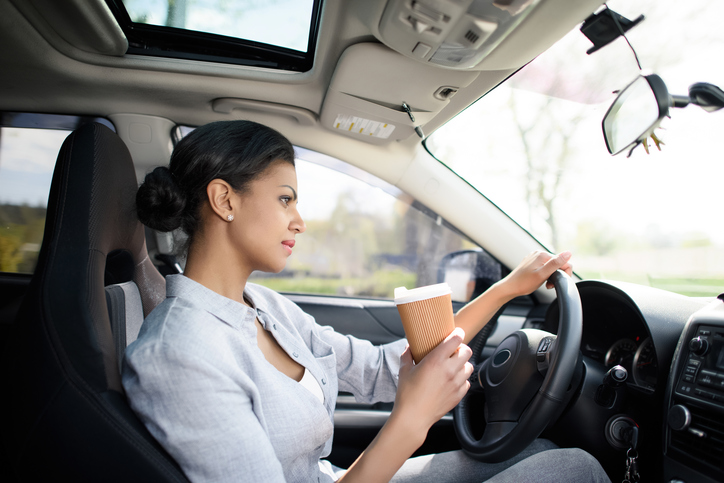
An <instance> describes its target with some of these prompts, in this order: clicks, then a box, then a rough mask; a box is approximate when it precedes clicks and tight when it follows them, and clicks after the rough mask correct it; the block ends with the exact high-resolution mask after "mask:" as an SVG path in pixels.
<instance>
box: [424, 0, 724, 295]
mask: <svg viewBox="0 0 724 483" xmlns="http://www.w3.org/2000/svg"><path fill="white" fill-rule="evenodd" d="M608 5H609V7H610V8H611V9H612V10H614V11H616V12H618V13H620V14H622V15H624V16H625V17H626V18H628V19H631V20H633V19H635V18H636V17H638V16H639V15H640V14H644V15H645V17H646V19H645V20H644V21H643V22H641V23H640V24H639V25H638V26H636V27H634V28H633V29H632V30H630V31H629V32H628V33H627V36H628V38H629V40H630V42H631V44H632V45H633V47H634V48H635V49H636V52H637V54H638V57H639V59H640V62H641V65H642V67H643V68H644V69H645V70H646V71H650V72H655V73H657V74H659V75H660V76H661V77H662V78H663V80H664V82H665V83H666V84H667V86H668V89H669V92H670V93H672V94H686V93H687V92H688V86H689V85H691V84H693V83H695V82H710V83H712V84H715V85H718V86H723V87H724V64H722V62H721V61H720V58H721V53H722V52H723V51H724V49H723V48H724V34H722V33H721V31H720V30H719V23H720V19H721V18H722V15H724V2H720V1H718V0H710V1H703V0H699V1H692V2H686V3H682V2H675V1H673V0H644V1H639V2H635V3H634V2H625V1H616V0H612V1H611V2H608ZM590 47H592V44H591V42H590V41H589V40H588V39H587V38H586V37H585V36H584V35H583V34H582V33H581V32H580V31H579V30H578V28H576V29H574V30H573V31H572V32H571V33H570V34H568V36H566V37H565V38H563V39H562V40H561V41H559V42H558V43H557V44H556V45H554V46H553V47H552V48H551V49H549V50H548V51H547V52H545V53H544V54H542V55H541V56H539V57H538V58H537V59H535V60H534V61H533V62H531V63H530V64H529V65H528V66H526V67H525V68H523V69H521V70H520V71H519V72H518V73H517V74H515V75H514V76H513V77H511V78H510V79H508V80H507V81H506V82H504V83H503V84H502V85H500V86H499V87H497V88H496V89H494V90H493V91H492V92H490V93H489V94H488V95H486V96H484V97H483V98H482V99H480V100H479V101H478V102H477V103H475V104H473V105H472V106H471V107H469V108H468V109H467V110H466V111H464V112H463V113H461V114H460V115H459V116H457V117H456V118H455V119H453V120H452V121H450V122H449V123H448V124H446V125H445V126H443V127H442V128H440V129H439V130H438V131H437V132H435V133H434V134H433V135H432V136H430V137H429V138H428V140H427V143H426V145H427V147H428V149H429V150H430V152H431V153H432V154H434V155H435V156H436V157H437V159H439V160H441V161H442V162H443V163H445V164H446V165H447V166H449V167H450V168H451V169H452V170H454V171H455V172H456V173H458V174H459V175H460V176H461V177H463V178H464V179H466V180H467V181H468V182H469V183H471V184H472V185H473V186H474V187H475V188H476V189H478V190H479V191H480V192H481V193H482V194H484V195H485V196H486V197H488V198H489V199H490V200H491V201H492V202H494V203H495V204H496V205H497V206H498V207H500V208H501V209H502V210H503V211H504V212H506V213H507V214H508V215H509V216H511V217H512V218H513V219H514V220H516V221H517V222H518V223H519V224H520V225H521V226H522V227H524V228H525V229H526V230H528V231H529V232H530V233H531V234H532V235H533V236H535V237H536V238H537V239H538V240H539V241H540V242H541V243H543V244H544V245H546V246H547V247H548V248H549V249H551V250H553V251H557V250H563V249H570V250H572V251H573V252H574V256H575V268H576V272H577V273H578V274H579V275H581V276H582V277H584V278H606V279H614V280H623V281H631V282H636V283H641V284H646V285H651V286H655V287H660V288H664V289H667V290H672V291H675V292H679V293H684V294H687V295H702V296H711V295H715V294H718V293H719V292H721V290H722V287H724V228H722V227H723V226H724V225H723V224H722V222H721V221H720V220H719V219H720V217H721V209H720V207H721V202H722V194H721V193H722V189H721V185H722V180H724V160H722V154H721V151H722V145H721V144H720V142H719V140H720V138H721V136H722V134H721V133H722V132H724V111H718V112H714V113H707V112H705V111H703V110H702V109H700V108H699V107H697V106H689V107H687V108H686V109H672V110H671V111H670V114H671V119H665V121H664V123H663V125H662V129H659V130H657V131H656V135H657V137H658V138H659V139H661V140H662V141H663V142H664V145H663V146H661V151H658V150H657V149H656V148H655V147H654V146H653V143H652V142H651V140H650V139H649V151H651V152H650V154H647V153H646V152H645V150H644V149H643V147H638V148H637V149H636V150H635V151H634V152H633V154H632V155H631V157H630V158H627V157H626V153H623V154H621V155H619V156H616V157H612V156H610V155H609V154H608V152H607V150H606V145H605V142H604V139H603V134H602V131H601V120H602V118H603V116H604V114H605V113H606V110H607V109H608V107H609V106H610V104H611V102H612V101H613V99H614V97H615V95H614V94H613V92H614V91H616V90H618V89H622V88H623V87H625V86H626V85H627V84H628V83H629V82H630V81H632V80H633V79H634V78H635V77H636V76H637V75H638V74H639V70H638V67H637V65H636V61H635V59H634V56H633V54H632V52H631V50H630V49H629V47H628V46H627V44H626V42H625V40H624V39H623V38H619V39H617V40H616V41H614V42H613V43H611V44H609V45H608V46H606V47H603V48H602V49H601V50H599V51H598V52H595V53H593V54H592V55H586V50H587V49H589V48H590Z"/></svg>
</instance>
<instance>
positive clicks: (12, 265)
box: [0, 235, 23, 272]
mask: <svg viewBox="0 0 724 483" xmlns="http://www.w3.org/2000/svg"><path fill="white" fill-rule="evenodd" d="M22 260H23V254H22V252H21V251H20V239H19V238H18V237H15V236H2V235H0V272H17V271H18V265H19V264H20V262H22Z"/></svg>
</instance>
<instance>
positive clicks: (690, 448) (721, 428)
mask: <svg viewBox="0 0 724 483" xmlns="http://www.w3.org/2000/svg"><path fill="white" fill-rule="evenodd" d="M688 408H689V411H691V426H690V428H691V429H693V430H698V431H702V432H704V433H705V434H706V436H705V437H700V436H697V435H695V434H693V433H691V432H689V431H672V432H671V444H670V446H671V448H674V449H676V450H678V451H680V452H682V453H684V454H686V455H688V456H690V457H691V458H694V459H696V460H699V461H703V462H705V463H708V464H710V465H711V466H713V467H715V468H722V461H724V422H722V421H721V420H720V419H721V418H720V417H718V416H717V415H715V414H713V413H711V412H707V411H705V410H702V409H699V408H696V407H692V406H688Z"/></svg>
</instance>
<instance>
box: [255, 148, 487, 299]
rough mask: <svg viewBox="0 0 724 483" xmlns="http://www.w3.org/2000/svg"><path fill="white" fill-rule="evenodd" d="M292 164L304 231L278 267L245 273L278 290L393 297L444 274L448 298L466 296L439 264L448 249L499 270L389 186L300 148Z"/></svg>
mask: <svg viewBox="0 0 724 483" xmlns="http://www.w3.org/2000/svg"><path fill="white" fill-rule="evenodd" d="M296 166H297V178H298V187H299V211H300V214H301V215H302V217H303V218H304V221H305V223H306V225H307V231H306V232H305V233H303V234H302V235H300V236H298V237H297V244H296V246H295V247H294V254H293V255H292V256H291V257H290V258H289V260H288V262H287V266H286V268H285V269H284V271H282V272H281V273H279V274H268V273H260V272H255V273H254V274H252V277H251V279H250V280H251V281H253V282H255V283H259V284H262V285H265V286H268V287H270V288H272V289H274V290H277V291H280V292H295V293H310V294H327V295H340V296H359V297H379V298H391V297H392V292H393V290H394V288H395V287H399V286H403V285H404V286H406V287H407V288H413V287H419V286H423V285H429V284H434V283H438V282H439V281H446V282H448V283H450V284H451V285H452V286H453V299H454V300H458V301H467V300H469V297H470V296H471V295H472V293H473V292H472V286H471V284H470V282H469V280H467V279H466V280H464V281H461V282H460V283H457V282H458V280H456V277H454V276H453V277H450V274H452V273H453V272H452V271H450V270H446V271H445V273H444V275H443V272H442V271H441V270H440V269H441V267H442V265H441V264H442V263H445V262H444V261H445V260H448V259H449V258H450V257H446V255H448V254H451V253H453V252H462V253H461V254H460V255H464V257H463V258H465V259H466V260H472V259H473V258H471V255H470V253H473V254H474V255H475V257H478V256H480V257H485V258H486V259H487V260H490V261H492V263H493V264H494V265H495V267H496V268H497V272H496V270H492V271H490V272H491V273H493V274H496V273H497V279H499V278H500V272H501V267H500V264H499V263H497V262H495V261H494V260H493V259H492V258H491V257H490V256H489V255H487V254H485V252H482V251H481V250H480V248H479V247H477V246H476V245H475V244H473V243H472V242H471V241H470V240H468V239H467V238H466V237H464V236H463V235H462V234H460V233H459V232H457V231H456V230H454V229H453V228H452V227H450V226H449V225H447V224H446V223H445V221H444V220H443V219H442V218H441V217H439V216H438V215H436V214H435V213H433V212H431V211H430V210H428V209H426V208H425V207H424V206H421V205H420V204H419V203H416V202H415V201H414V200H413V199H411V198H410V197H409V196H407V195H405V194H404V193H402V192H401V191H400V190H398V189H397V188H395V187H394V186H392V185H389V184H387V183H385V182H384V181H382V180H380V179H378V178H376V177H374V176H371V175H370V174H369V173H366V172H364V171H362V170H360V169H358V168H355V167H353V166H351V165H348V164H346V163H343V162H341V161H339V160H336V159H334V158H330V157H328V156H323V155H320V154H319V153H314V152H311V151H308V150H305V149H301V148H297V163H296ZM455 258H456V260H458V257H455ZM475 259H476V260H477V258H475ZM446 268H447V267H446ZM494 276H495V275H494ZM457 278H459V277H457ZM494 281H496V280H493V282H494ZM473 285H474V283H473Z"/></svg>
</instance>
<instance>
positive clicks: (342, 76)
mask: <svg viewBox="0 0 724 483" xmlns="http://www.w3.org/2000/svg"><path fill="white" fill-rule="evenodd" d="M478 74H479V72H475V71H453V70H448V69H440V68H438V67H435V66H431V65H425V64H421V63H419V62H416V61H414V60H411V59H408V58H406V57H403V56H402V55H400V54H399V53H397V52H395V51H393V50H391V49H389V48H387V47H385V46H384V45H382V44H376V43H362V44H356V45H353V46H351V47H349V48H348V49H347V50H345V51H344V53H343V54H342V56H341V58H340V60H339V63H338V64H337V68H336V70H335V72H334V76H333V78H332V82H331V83H330V86H329V89H328V90H327V95H326V97H325V99H324V105H323V106H322V115H321V123H322V125H323V126H324V127H326V128H327V129H330V130H332V131H334V132H337V133H339V134H341V135H345V136H350V137H353V138H356V139H360V140H364V141H366V142H369V143H373V144H386V143H389V142H391V141H399V140H402V139H407V138H408V137H410V136H412V135H417V134H415V127H416V126H421V127H424V125H425V124H426V123H427V122H428V121H430V120H431V119H432V118H434V117H435V116H436V115H437V114H438V113H439V112H440V111H441V110H442V109H443V108H444V107H445V106H446V105H447V104H448V102H449V101H450V98H451V97H452V96H453V95H455V93H456V92H457V91H458V90H459V89H462V88H464V87H466V86H468V85H469V84H470V83H471V82H473V80H475V78H476V77H477V76H478ZM408 110H409V112H408Z"/></svg>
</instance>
